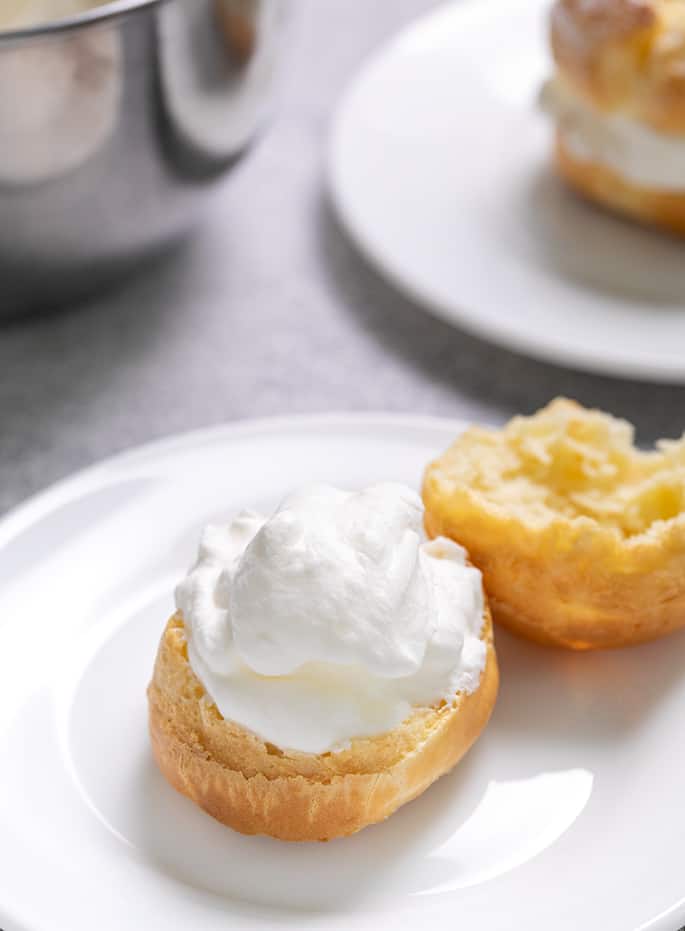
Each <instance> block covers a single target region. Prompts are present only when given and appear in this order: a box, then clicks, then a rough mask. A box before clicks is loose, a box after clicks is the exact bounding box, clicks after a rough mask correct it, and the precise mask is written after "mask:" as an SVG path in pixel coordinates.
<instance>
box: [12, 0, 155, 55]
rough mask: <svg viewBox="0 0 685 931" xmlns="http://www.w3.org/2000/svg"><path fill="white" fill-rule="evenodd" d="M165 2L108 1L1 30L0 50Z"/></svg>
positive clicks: (143, 0)
mask: <svg viewBox="0 0 685 931" xmlns="http://www.w3.org/2000/svg"><path fill="white" fill-rule="evenodd" d="M166 2H168V0H109V2H105V3H102V4H101V5H100V6H96V7H93V9H91V10H84V12H83V13H77V14H75V15H74V16H65V17H62V18H61V19H56V20H52V21H50V22H47V23H38V24H37V25H35V26H24V27H22V28H21V29H7V30H2V31H0V49H2V46H3V45H5V44H10V43H15V42H22V41H25V40H27V39H29V40H30V39H42V38H46V37H49V36H54V35H60V34H62V33H65V32H71V31H74V30H78V29H81V28H83V27H84V26H92V25H95V24H98V23H102V22H107V21H108V20H110V19H114V18H116V17H118V16H125V15H126V14H128V13H135V12H138V11H139V10H144V9H147V8H148V7H154V6H159V5H160V4H162V3H166Z"/></svg>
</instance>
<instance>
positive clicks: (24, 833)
mask: <svg viewBox="0 0 685 931" xmlns="http://www.w3.org/2000/svg"><path fill="white" fill-rule="evenodd" d="M458 429H460V426H459V425H458V424H455V423H452V422H448V421H439V420H418V419H402V418H389V417H353V416H341V417H328V418H314V419H307V418H304V419H293V420H290V421H286V420H282V421H264V422H256V423H252V424H250V423H247V424H244V425H238V426H234V427H226V428H220V429H217V430H212V431H207V432H202V433H196V434H191V435H189V436H186V437H180V438H178V439H174V440H169V441H167V442H163V443H161V444H155V445H153V446H150V447H146V448H144V449H141V450H139V451H137V452H133V453H129V454H127V455H125V456H123V457H119V458H116V459H113V460H110V461H109V462H106V463H103V464H102V465H100V466H98V467H96V468H94V469H91V470H89V471H87V472H84V473H81V474H80V475H78V476H76V477H75V478H73V479H71V480H69V481H67V482H66V483H62V484H61V485H58V486H56V487H55V488H53V489H52V490H51V491H48V492H47V493H45V494H43V495H41V496H39V497H38V498H35V499H34V500H33V501H32V502H29V503H28V504H27V505H25V506H24V507H22V508H20V509H19V510H17V511H15V512H14V513H13V514H11V515H10V516H9V517H7V518H6V519H5V520H4V521H2V522H1V523H0V551H1V552H2V558H1V559H0V645H1V649H0V760H1V761H2V765H1V767H0V839H1V842H0V926H1V927H2V928H4V929H5V931H17V929H19V928H21V929H26V931H93V929H97V931H121V929H124V928H132V929H143V928H144V929H146V931H162V929H164V931H174V929H179V931H180V929H183V931H187V929H192V928H202V929H203V931H214V929H222V931H225V929H226V928H227V927H231V928H248V927H249V928H258V927H269V928H273V927H275V926H278V927H291V928H298V929H299V928H303V927H316V928H343V927H344V928H368V927H378V926H379V922H380V924H381V926H385V927H392V928H393V929H397V928H399V929H403V928H415V929H418V928H424V927H426V926H428V925H430V926H434V927H450V928H451V927H457V926H458V927H461V928H468V929H474V931H476V929H477V931H481V929H482V931H504V929H506V931H511V929H512V928H525V929H526V931H550V929H551V928H554V929H555V931H578V929H581V928H582V929H590V928H592V929H595V928H598V929H599V928H601V929H602V931H628V929H631V931H632V929H635V928H638V927H649V928H654V929H664V931H673V929H674V928H676V927H678V925H679V924H682V922H683V920H685V900H683V898H682V897H683V895H684V894H685V877H684V875H683V847H682V843H683V836H684V835H685V831H684V830H683V829H684V827H685V816H684V815H683V807H682V790H683V770H684V763H685V749H684V745H683V741H682V717H683V709H684V708H685V676H684V675H683V670H685V636H674V637H672V638H670V639H669V640H667V641H664V642H661V643H657V644H653V645H649V646H645V647H640V648H635V649H632V650H625V651H623V652H615V653H605V654H594V655H589V654H585V655H572V654H570V653H566V652H560V651H552V650H544V649H542V648H537V647H535V646H532V645H530V644H528V643H525V642H523V641H517V640H515V639H513V638H511V637H508V636H506V635H505V634H504V633H501V632H499V631H498V633H497V649H498V653H499V657H500V664H501V672H502V688H501V692H500V696H499V700H498V704H497V708H496V710H495V713H494V716H493V719H492V721H491V723H490V725H489V727H488V729H487V731H486V733H485V734H484V736H483V737H482V739H481V740H480V741H479V743H478V744H477V745H476V747H475V748H474V749H473V750H472V751H471V752H470V753H469V755H468V756H467V758H466V759H465V760H464V762H463V763H462V764H461V765H460V766H459V767H457V769H456V770H455V772H454V773H452V774H451V775H450V776H448V777H445V778H444V779H442V780H440V782H439V783H438V784H437V785H436V786H434V787H433V788H431V789H430V791H428V792H427V793H426V794H425V795H424V796H422V798H420V799H419V800H417V801H416V802H413V803H412V804H410V805H408V806H407V807H406V808H404V809H402V810H401V811H400V812H399V813H398V814H396V815H395V816H393V817H392V818H391V819H390V820H389V821H388V822H386V823H385V824H382V825H378V826H375V827H372V828H369V829H367V830H365V831H363V832H362V833H360V834H359V835H357V836H355V837H353V838H349V839H345V840H340V841H333V842H331V843H329V844H320V845H317V844H305V845H286V844H282V843H280V842H278V841H274V840H271V839H268V838H249V837H242V836H240V835H238V834H235V833H233V832H231V831H230V830H228V829H226V828H224V827H222V826H221V825H219V824H217V823H216V822H214V821H212V819H210V818H209V817H208V816H207V815H205V814H203V813H202V812H201V811H200V810H199V809H197V808H195V807H194V805H193V804H192V803H191V802H189V801H188V800H187V799H185V798H183V797H181V796H180V795H177V794H176V793H175V792H174V791H173V790H172V789H171V788H170V787H169V786H168V785H167V784H166V783H165V782H164V780H163V779H162V777H161V776H160V775H159V773H158V772H157V771H156V769H155V767H154V765H153V763H152V760H151V757H150V752H149V749H148V741H147V735H146V703H145V687H146V684H147V681H148V678H149V675H150V671H151V668H152V662H153V657H154V653H155V648H156V643H157V640H158V637H159V635H160V633H161V630H162V627H163V625H164V622H165V620H166V618H167V615H168V614H169V613H170V611H171V610H172V589H173V586H174V583H175V582H176V580H177V579H178V578H179V577H180V576H181V575H182V574H183V572H184V571H185V569H186V567H187V566H188V565H189V563H190V562H191V560H192V559H193V556H194V552H195V548H196V544H197V539H198V533H199V531H200V528H201V526H202V525H203V524H204V523H205V522H206V521H209V520H217V519H221V518H222V517H226V516H228V515H229V514H231V513H232V512H233V511H234V510H236V509H238V508H241V507H244V506H252V507H257V508H271V507H273V506H274V505H275V504H276V503H277V501H278V500H279V498H280V497H281V496H282V495H283V494H284V493H285V492H287V491H288V490H290V489H291V488H292V487H293V486H296V485H298V484H300V483H303V482H305V481H309V480H327V481H331V482H335V483H338V484H341V485H343V486H345V485H347V486H360V485H362V484H364V483H367V482H373V481H377V480H380V479H397V480H401V481H406V482H409V483H412V484H413V485H418V483H419V481H420V477H421V473H422V470H423V467H424V465H425V463H426V462H427V460H428V459H429V458H431V457H432V456H434V455H435V454H436V453H437V452H439V451H440V450H442V449H443V448H444V447H445V446H446V445H447V444H448V443H449V442H450V441H451V440H452V439H453V437H454V436H455V434H456V432H457V430H458ZM668 910H670V914H666V913H667V912H668ZM659 916H661V917H659ZM645 923H647V924H645Z"/></svg>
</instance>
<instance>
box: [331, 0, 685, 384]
mask: <svg viewBox="0 0 685 931" xmlns="http://www.w3.org/2000/svg"><path fill="white" fill-rule="evenodd" d="M548 8H549V2H548V0H470V2H459V3H456V4H449V5H448V6H446V7H443V8H440V9H439V10H438V11H437V12H435V13H433V14H432V15H430V16H428V17H427V18H425V19H423V20H420V21H419V22H418V23H417V24H416V25H413V26H411V27H410V28H409V29H407V30H405V31H404V32H403V33H401V34H400V35H399V37H398V38H396V39H394V40H393V41H391V42H390V43H389V44H388V45H386V46H385V47H384V48H383V49H382V50H381V51H380V52H379V53H378V54H376V55H375V56H374V57H373V58H372V60H371V61H370V62H369V63H368V64H367V65H366V66H365V67H364V68H363V69H362V71H361V73H360V75H359V76H358V77H357V79H356V80H355V81H354V82H353V84H352V86H351V87H350V89H349V90H348V92H347V93H346V95H345V97H344V99H343V101H342V104H341V107H340V110H339V112H338V115H337V118H336V121H335V124H334V131H333V135H332V140H331V150H330V158H329V173H330V188H331V192H332V196H333V200H334V203H335V204H336V207H337V210H338V213H339V215H340V217H341V219H342V221H343V223H344V225H345V226H346V228H347V229H348V231H349V233H350V234H351V236H352V237H353V238H354V239H355V240H356V242H357V244H358V245H359V246H360V248H361V249H362V250H363V252H364V253H365V254H366V255H367V257H368V258H369V259H370V260H371V261H373V262H374V263H375V264H376V265H377V266H378V267H379V268H380V269H381V270H382V271H383V272H384V273H385V274H386V275H387V276H388V277H389V278H390V279H391V280H392V281H393V282H394V283H395V284H396V285H397V286H398V287H399V288H400V289H403V290H404V291H406V292H408V293H409V294H410V295H411V296H413V297H415V298H416V299H418V300H419V301H421V302H422V303H423V304H425V306H426V308H427V309H429V310H431V311H433V312H434V313H435V314H437V315H438V316H439V317H442V318H443V319H445V320H447V321H448V322H452V323H456V324H458V325H460V326H462V327H464V328H466V329H469V330H471V331H473V332H475V333H478V334H480V335H482V336H484V337H487V338H489V339H491V340H493V341H495V342H498V343H501V344H503V345H505V346H508V347H510V348H512V349H516V350H520V351H522V352H525V353H529V354H531V355H535V356H539V357H541V358H545V359H550V360H552V361H554V362H561V363H567V364H569V365H572V366H575V367H577V368H581V369H589V370H594V371H598V372H605V373H609V374H617V375H625V376H629V377H644V378H648V379H652V380H656V381H673V382H685V353H683V346H685V243H683V242H681V241H678V240H676V239H674V238H670V237H668V236H666V235H663V234H660V233H657V232H653V231H651V230H648V229H642V228H640V227H639V226H637V225H633V224H631V223H630V222H628V221H625V220H621V219H618V218H616V217H614V216H611V215H610V214H608V213H604V212H603V211H601V210H600V209H599V208H595V207H594V206H592V205H589V204H586V203H584V202H583V201H581V200H580V199H579V198H577V197H575V196H574V195H573V194H571V193H570V192H568V191H567V190H566V189H565V188H564V187H563V186H562V184H561V182H559V181H557V180H556V179H555V178H554V176H553V174H552V171H551V168H550V149H551V135H552V130H551V127H550V125H549V122H548V120H546V119H545V118H544V117H543V116H542V115H541V114H540V113H539V112H538V111H537V108H536V97H537V92H538V89H539V87H540V84H541V82H542V80H543V79H544V77H545V76H546V75H547V74H548V73H549V70H550V65H549V60H548V54H547V51H546V35H545V28H546V17H547V11H548Z"/></svg>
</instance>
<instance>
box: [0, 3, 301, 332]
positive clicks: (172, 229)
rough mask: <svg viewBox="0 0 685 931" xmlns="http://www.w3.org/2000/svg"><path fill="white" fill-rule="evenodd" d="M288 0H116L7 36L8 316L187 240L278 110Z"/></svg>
mask: <svg viewBox="0 0 685 931" xmlns="http://www.w3.org/2000/svg"><path fill="white" fill-rule="evenodd" d="M284 6H285V0H118V2H114V3H109V4H106V5H104V6H101V7H96V8H95V9H92V10H89V11H86V12H82V13H79V14H77V15H75V16H72V17H70V18H68V19H64V20H59V21H57V22H51V23H48V24H45V25H42V26H38V27H28V28H22V29H15V30H13V31H11V32H4V33H0V217H2V223H1V224H0V317H2V316H9V315H13V314H18V313H21V312H23V311H27V310H32V309H42V308H46V307H52V306H56V305H59V304H61V303H63V302H64V301H66V300H69V299H70V298H74V297H75V296H78V295H79V294H83V293H86V292H88V291H92V290H94V289H95V288H96V287H98V286H99V285H101V284H103V283H105V282H108V281H111V280H113V279H115V278H117V277H120V276H121V275H122V274H124V273H125V272H126V271H127V270H129V269H130V268H131V267H132V266H133V265H134V264H135V263H137V262H139V261H140V260H141V259H143V258H144V257H146V256H149V255H152V254H155V253H158V252H160V251H161V250H163V249H164V248H165V247H166V246H168V245H170V244H171V243H173V242H174V241H176V240H178V239H179V238H180V237H181V236H182V235H183V234H184V233H185V232H187V231H188V229H189V228H190V227H191V226H192V225H193V223H194V221H195V220H196V219H197V217H198V214H199V211H200V210H201V208H202V206H203V203H204V202H205V201H206V199H207V198H208V197H209V196H210V195H211V191H212V189H213V187H214V184H215V183H216V182H217V181H218V180H219V179H220V178H221V177H222V176H223V175H225V174H226V172H227V171H229V170H230V169H231V167H232V166H233V165H234V164H235V163H236V161H237V160H238V159H239V158H240V157H241V155H242V154H243V153H244V152H245V151H246V150H247V148H248V147H249V145H250V143H251V141H252V140H253V139H254V137H255V135H256V133H257V131H258V130H259V128H260V126H261V125H262V124H263V122H264V120H265V117H266V115H267V114H268V110H269V107H270V105H271V102H272V99H273V96H274V93H273V91H274V85H275V83H276V74H277V68H278V64H279V59H280V53H281V50H282V47H283V33H284V28H285V24H284V14H285V9H284Z"/></svg>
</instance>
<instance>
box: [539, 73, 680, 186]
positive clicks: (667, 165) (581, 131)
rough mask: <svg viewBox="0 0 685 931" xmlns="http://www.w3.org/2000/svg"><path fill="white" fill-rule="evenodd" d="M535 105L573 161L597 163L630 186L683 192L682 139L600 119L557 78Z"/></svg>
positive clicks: (614, 116)
mask: <svg viewBox="0 0 685 931" xmlns="http://www.w3.org/2000/svg"><path fill="white" fill-rule="evenodd" d="M540 101H541V105H542V107H543V109H544V110H546V111H547V112H548V113H549V114H550V115H551V116H552V117H553V118H554V119H555V121H556V123H557V125H558V127H559V129H560V131H561V134H562V136H563V139H564V143H565V144H566V145H567V146H568V148H569V149H570V150H571V152H572V153H573V154H574V155H575V156H576V158H579V159H581V160H583V161H593V162H599V163H600V164H602V165H605V166H606V167H607V168H610V169H611V170H613V171H615V172H616V174H619V175H621V176H622V177H623V178H625V179H626V180H627V181H630V182H632V183H633V184H637V185H642V186H644V187H650V188H655V189H657V190H671V191H680V190H685V139H683V138H682V137H680V136H678V137H676V136H668V135H666V134H665V133H658V132H656V131H655V130H653V129H649V127H647V126H646V125H644V124H642V123H638V122H637V121H636V120H631V119H629V118H628V117H626V116H623V115H622V114H620V113H608V114H607V113H600V112H599V111H597V110H594V109H593V108H592V107H591V106H590V105H589V104H587V103H586V102H585V101H584V100H582V99H581V98H580V97H578V95H577V94H575V93H574V92H573V90H572V89H571V88H569V87H568V86H567V85H566V84H565V83H564V82H563V81H561V80H560V79H559V78H551V79H550V80H549V81H547V83H546V84H545V85H544V86H543V88H542V92H541V95H540Z"/></svg>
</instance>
